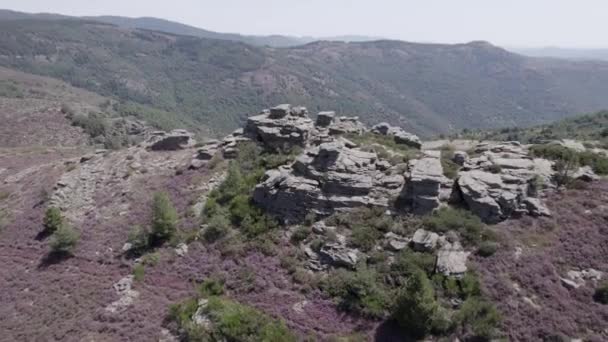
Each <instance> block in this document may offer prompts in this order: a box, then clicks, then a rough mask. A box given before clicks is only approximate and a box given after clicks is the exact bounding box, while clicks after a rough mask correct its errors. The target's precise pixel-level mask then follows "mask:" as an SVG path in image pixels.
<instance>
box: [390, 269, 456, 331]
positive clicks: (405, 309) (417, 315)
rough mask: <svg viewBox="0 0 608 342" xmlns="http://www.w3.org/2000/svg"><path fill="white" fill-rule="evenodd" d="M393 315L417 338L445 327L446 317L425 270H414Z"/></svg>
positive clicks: (397, 300)
mask: <svg viewBox="0 0 608 342" xmlns="http://www.w3.org/2000/svg"><path fill="white" fill-rule="evenodd" d="M393 317H394V318H395V320H396V321H397V322H398V323H399V325H400V326H401V327H402V328H403V329H404V330H405V331H407V332H408V333H409V334H410V335H411V336H412V337H415V338H423V337H424V336H426V335H428V334H430V333H431V332H432V331H433V330H434V329H435V327H438V328H439V327H441V328H445V327H444V326H445V318H444V317H443V316H442V312H441V310H440V308H439V304H438V303H437V301H436V300H435V293H434V291H433V287H432V285H431V282H430V280H429V279H428V277H427V276H426V274H425V273H424V272H422V271H416V272H414V273H413V274H412V276H411V277H410V278H409V279H408V281H407V283H406V285H405V286H404V288H403V289H401V291H400V293H399V295H398V297H397V299H396V306H395V310H394V312H393Z"/></svg>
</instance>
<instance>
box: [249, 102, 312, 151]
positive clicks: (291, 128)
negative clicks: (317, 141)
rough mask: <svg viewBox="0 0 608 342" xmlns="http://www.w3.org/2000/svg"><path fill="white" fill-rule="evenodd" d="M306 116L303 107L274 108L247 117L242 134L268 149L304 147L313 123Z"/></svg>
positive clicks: (286, 106)
mask: <svg viewBox="0 0 608 342" xmlns="http://www.w3.org/2000/svg"><path fill="white" fill-rule="evenodd" d="M307 114H308V111H307V110H306V109H305V108H303V107H296V108H292V107H291V105H289V104H284V105H280V106H276V107H274V108H272V109H270V110H266V111H262V113H261V114H259V115H256V116H251V117H249V118H248V119H247V126H246V127H245V132H244V133H245V135H246V136H248V137H250V138H251V139H253V140H255V141H259V142H261V143H263V144H264V145H265V146H267V147H269V148H274V149H289V148H291V147H293V146H300V147H305V146H306V144H307V142H308V139H309V138H310V135H311V132H312V130H313V129H314V123H313V121H312V119H310V118H309V117H308V115H307Z"/></svg>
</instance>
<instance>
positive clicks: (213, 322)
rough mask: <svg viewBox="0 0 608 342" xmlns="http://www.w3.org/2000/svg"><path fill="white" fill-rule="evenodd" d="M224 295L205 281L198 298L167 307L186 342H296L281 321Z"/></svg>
mask: <svg viewBox="0 0 608 342" xmlns="http://www.w3.org/2000/svg"><path fill="white" fill-rule="evenodd" d="M223 292H224V291H223V284H222V283H221V282H220V281H218V280H213V279H212V280H206V281H205V282H204V283H203V284H202V285H201V286H200V287H199V294H198V295H197V296H196V297H194V298H189V299H187V300H185V301H183V302H181V303H178V304H173V305H171V306H170V308H169V319H170V320H171V321H172V322H175V323H176V324H177V326H178V330H179V331H181V332H182V333H181V335H182V337H183V338H184V339H185V340H187V341H243V342H257V341H268V342H283V341H285V342H289V341H294V342H295V341H296V340H297V339H296V336H295V335H294V334H293V333H292V332H291V331H290V330H289V329H288V328H287V327H286V326H285V323H284V322H282V321H281V320H277V319H274V318H272V317H270V316H268V315H266V314H265V313H263V312H261V311H259V310H257V309H255V308H252V307H250V306H247V305H244V304H241V303H238V302H236V301H233V300H231V299H229V298H227V297H223V296H222V294H223ZM199 303H200V304H201V305H199ZM203 303H204V304H203ZM197 316H198V317H197Z"/></svg>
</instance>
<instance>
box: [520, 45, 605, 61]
mask: <svg viewBox="0 0 608 342" xmlns="http://www.w3.org/2000/svg"><path fill="white" fill-rule="evenodd" d="M510 50H511V51H513V52H515V53H519V54H522V55H526V56H531V57H553V58H564V59H575V60H604V61H608V49H568V48H559V47H546V48H513V49H510Z"/></svg>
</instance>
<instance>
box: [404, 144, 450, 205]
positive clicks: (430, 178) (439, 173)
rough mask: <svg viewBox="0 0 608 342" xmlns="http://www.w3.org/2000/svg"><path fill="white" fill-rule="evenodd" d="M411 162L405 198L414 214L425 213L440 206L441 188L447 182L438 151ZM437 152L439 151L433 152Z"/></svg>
mask: <svg viewBox="0 0 608 342" xmlns="http://www.w3.org/2000/svg"><path fill="white" fill-rule="evenodd" d="M429 152H430V153H428V154H427V155H426V156H425V157H423V158H421V159H414V160H411V161H410V162H409V166H408V169H409V176H408V177H407V183H406V187H405V198H406V199H407V201H408V202H409V203H410V205H411V210H412V212H413V213H414V214H419V215H424V214H427V213H430V212H431V211H433V210H434V209H435V208H437V207H439V204H440V200H439V194H440V188H441V185H442V184H443V183H444V182H446V177H445V176H444V175H443V167H442V166H441V161H440V159H439V153H438V151H429ZM432 152H437V153H432Z"/></svg>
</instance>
